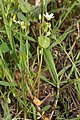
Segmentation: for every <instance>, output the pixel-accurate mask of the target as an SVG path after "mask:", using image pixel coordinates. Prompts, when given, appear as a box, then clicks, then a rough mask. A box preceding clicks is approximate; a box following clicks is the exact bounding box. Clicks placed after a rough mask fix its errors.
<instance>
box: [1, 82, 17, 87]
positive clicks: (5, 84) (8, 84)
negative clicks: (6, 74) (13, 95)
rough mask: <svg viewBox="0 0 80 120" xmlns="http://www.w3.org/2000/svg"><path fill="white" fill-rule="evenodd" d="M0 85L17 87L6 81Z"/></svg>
mask: <svg viewBox="0 0 80 120" xmlns="http://www.w3.org/2000/svg"><path fill="white" fill-rule="evenodd" d="M0 85H2V86H17V84H16V83H12V82H5V81H0Z"/></svg>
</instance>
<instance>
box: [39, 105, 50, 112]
mask: <svg viewBox="0 0 80 120" xmlns="http://www.w3.org/2000/svg"><path fill="white" fill-rule="evenodd" d="M50 107H51V105H46V106H45V107H43V108H42V109H41V110H40V112H41V113H43V112H45V111H47V110H49V108H50Z"/></svg>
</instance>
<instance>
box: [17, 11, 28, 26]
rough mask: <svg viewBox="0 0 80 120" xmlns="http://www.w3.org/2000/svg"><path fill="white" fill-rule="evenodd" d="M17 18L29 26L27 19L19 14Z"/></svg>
mask: <svg viewBox="0 0 80 120" xmlns="http://www.w3.org/2000/svg"><path fill="white" fill-rule="evenodd" d="M17 16H18V18H19V19H20V20H22V21H23V22H26V23H27V24H28V25H29V21H28V20H27V18H26V17H25V16H24V15H23V14H22V13H21V12H18V13H17Z"/></svg>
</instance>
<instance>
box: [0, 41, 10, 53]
mask: <svg viewBox="0 0 80 120" xmlns="http://www.w3.org/2000/svg"><path fill="white" fill-rule="evenodd" d="M9 50H10V49H9V47H8V45H7V43H6V42H3V43H2V44H1V45H0V51H1V53H6V52H8V51H9Z"/></svg>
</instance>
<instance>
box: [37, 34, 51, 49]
mask: <svg viewBox="0 0 80 120" xmlns="http://www.w3.org/2000/svg"><path fill="white" fill-rule="evenodd" d="M38 43H39V45H40V47H42V48H48V47H49V45H50V38H48V37H47V36H39V37H38Z"/></svg>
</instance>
